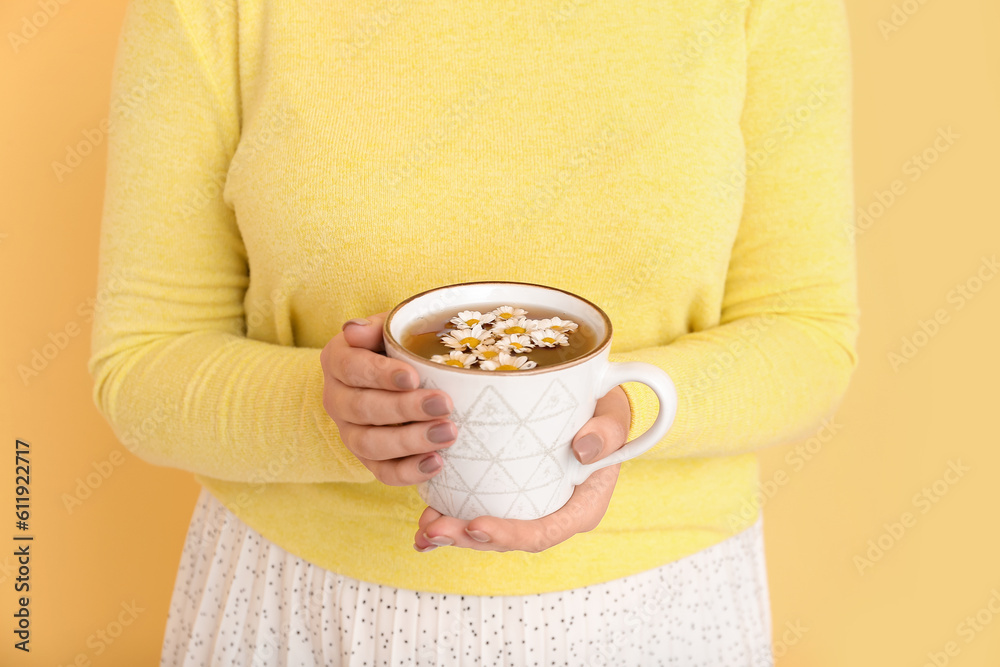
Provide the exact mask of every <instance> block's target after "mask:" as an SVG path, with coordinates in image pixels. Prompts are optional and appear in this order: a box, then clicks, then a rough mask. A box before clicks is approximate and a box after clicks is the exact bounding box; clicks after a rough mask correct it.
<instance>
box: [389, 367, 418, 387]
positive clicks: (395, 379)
mask: <svg viewBox="0 0 1000 667" xmlns="http://www.w3.org/2000/svg"><path fill="white" fill-rule="evenodd" d="M392 383H393V384H394V385H396V386H397V387H399V388H400V389H416V388H417V385H415V384H414V383H413V376H412V375H410V374H409V373H407V372H406V371H396V372H395V373H393V374H392Z"/></svg>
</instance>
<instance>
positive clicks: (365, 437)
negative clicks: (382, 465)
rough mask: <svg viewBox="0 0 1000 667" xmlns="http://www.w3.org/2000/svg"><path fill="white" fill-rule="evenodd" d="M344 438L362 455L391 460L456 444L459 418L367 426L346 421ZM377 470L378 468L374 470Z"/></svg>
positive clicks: (355, 451)
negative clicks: (455, 420)
mask: <svg viewBox="0 0 1000 667" xmlns="http://www.w3.org/2000/svg"><path fill="white" fill-rule="evenodd" d="M337 428H338V430H339V431H340V439H341V440H343V441H344V443H345V444H346V445H347V447H348V448H349V449H350V450H351V451H352V452H354V454H355V456H357V457H359V458H366V459H369V460H371V461H391V460H392V459H398V458H402V457H404V456H415V455H418V454H426V453H428V452H433V451H436V450H439V449H444V448H446V447H450V446H451V445H453V444H455V438H456V437H458V427H457V426H456V425H455V422H452V421H448V420H437V421H434V422H411V423H409V424H398V425H392V426H367V425H364V424H353V423H351V422H342V423H340V424H338V426H337ZM372 472H374V471H372Z"/></svg>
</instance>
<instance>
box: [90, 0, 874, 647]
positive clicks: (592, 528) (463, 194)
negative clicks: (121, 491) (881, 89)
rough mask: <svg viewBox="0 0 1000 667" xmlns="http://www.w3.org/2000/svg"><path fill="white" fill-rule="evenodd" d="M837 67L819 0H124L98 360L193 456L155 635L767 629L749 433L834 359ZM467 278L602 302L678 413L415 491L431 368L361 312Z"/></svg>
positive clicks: (736, 632)
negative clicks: (501, 513) (490, 501)
mask: <svg viewBox="0 0 1000 667" xmlns="http://www.w3.org/2000/svg"><path fill="white" fill-rule="evenodd" d="M850 84H851V79H850V57H849V41H848V32H847V21H846V17H845V12H844V8H843V6H842V2H841V0H814V1H813V2H809V3H801V2H795V0H740V1H732V2H730V1H728V0H699V1H698V2H683V3H682V2H667V3H664V2H662V1H660V0H657V1H655V2H654V1H653V0H640V1H638V2H632V3H624V4H621V3H597V2H589V3H585V2H570V3H567V2H556V1H555V0H553V1H552V2H533V3H524V4H523V5H520V4H518V5H515V4H500V3H481V2H465V3H455V2H446V1H444V0H426V1H425V2H421V3H404V2H396V1H393V0H387V1H386V0H372V1H364V2H353V3H317V2H304V1H302V0H297V1H293V2H281V3H279V2H274V1H273V0H239V1H237V0H215V1H214V2H211V3H209V2H205V1H204V0H133V2H132V4H131V5H130V6H129V9H128V14H127V16H126V19H125V24H124V27H123V31H122V37H121V41H120V44H119V53H118V59H117V62H116V68H115V73H114V89H113V99H112V112H113V115H112V119H111V130H110V133H109V158H108V159H109V166H108V182H107V192H106V201H105V211H104V219H103V226H102V237H101V249H100V260H101V261H100V274H99V283H100V285H107V284H108V283H109V282H110V281H111V280H112V279H114V278H116V277H119V278H120V277H121V276H127V278H128V280H124V281H123V280H119V282H118V283H117V284H116V285H117V289H116V290H115V291H114V294H113V298H112V299H111V300H110V302H109V303H108V304H107V306H106V307H105V308H103V309H102V310H101V311H100V312H99V313H98V314H97V317H96V319H95V322H94V330H93V353H92V357H91V359H90V365H89V368H90V371H91V373H92V374H93V377H94V380H95V387H94V400H95V403H96V404H97V406H98V408H99V409H100V410H101V412H102V413H103V414H104V415H105V416H106V418H107V419H108V421H109V423H110V424H111V425H112V427H113V428H114V430H115V432H116V434H118V435H119V437H121V438H122V439H123V441H125V440H126V439H128V444H129V445H130V448H131V449H132V450H133V451H134V452H135V453H136V454H137V455H138V456H140V457H141V458H143V459H144V460H146V461H148V462H150V463H152V464H156V465H164V466H171V467H175V468H180V469H184V470H188V471H190V472H192V473H193V474H194V475H195V478H196V479H197V480H198V481H199V483H200V484H202V486H203V490H202V493H201V496H200V498H199V502H198V505H197V507H196V509H195V513H194V515H193V517H192V520H191V526H190V529H189V532H188V535H187V539H186V542H185V545H184V552H183V555H182V557H181V562H180V566H179V571H178V575H177V579H176V582H175V588H174V595H173V599H172V603H171V608H170V614H169V620H168V624H167V628H166V636H165V640H164V645H163V649H162V656H163V657H162V661H163V662H162V664H164V665H196V664H209V663H211V664H255V665H256V664H261V665H286V664H287V665H320V664H345V665H365V664H368V665H383V664H385V665H395V664H425V665H436V664H490V665H500V664H510V665H532V664H539V665H542V664H544V665H549V664H560V665H562V664H571V665H578V664H587V665H596V664H615V665H640V664H641V665H656V664H683V665H748V666H750V665H753V666H759V665H769V664H771V663H772V655H771V649H770V627H771V620H770V608H769V599H768V592H767V577H766V569H765V561H764V552H763V534H762V522H761V514H760V496H759V495H758V494H757V493H756V488H757V478H758V463H757V455H756V452H757V451H758V450H759V449H761V448H763V447H767V446H771V445H776V444H780V443H786V442H790V441H793V440H797V439H801V438H804V437H806V436H808V434H809V433H810V432H811V431H812V430H814V429H815V428H817V427H818V426H819V425H820V423H821V420H822V418H823V417H825V416H827V415H828V414H830V413H831V412H832V411H833V410H834V409H835V408H836V407H837V405H839V402H840V400H841V398H842V396H843V394H844V392H845V391H846V388H847V386H848V383H849V380H850V377H851V374H852V372H853V370H854V368H855V365H856V363H857V356H856V350H855V340H856V334H857V319H858V306H857V299H856V292H855V259H854V246H853V238H852V236H851V235H850V234H849V233H848V232H849V230H850V222H851V216H852V204H853V190H852V173H851V169H852V164H851V141H850V137H851V131H850V130H851V128H850ZM135 90H141V91H143V94H142V95H141V96H136V95H133V94H132V93H131V92H130V91H135ZM126 97H127V98H128V99H129V100H130V104H128V105H123V104H120V103H118V102H119V101H120V100H122V99H125V98H126ZM472 280H517V281H523V282H534V283H542V284H548V285H552V286H555V287H559V288H561V289H565V290H567V291H570V292H573V293H576V294H579V295H581V296H584V297H585V298H587V299H589V300H591V301H593V302H594V303H596V304H598V305H599V306H601V307H602V308H603V309H604V310H605V311H606V312H607V313H608V315H609V316H610V317H611V320H612V322H613V325H614V330H615V336H614V341H613V347H612V352H611V360H612V361H629V360H636V361H644V362H647V363H652V364H655V365H657V366H659V367H661V368H662V369H664V370H665V371H666V372H667V373H668V374H669V375H670V376H671V378H672V379H673V380H674V383H675V385H676V387H677V394H678V400H679V403H678V411H677V416H676V418H675V421H674V425H673V426H672V428H671V430H670V431H669V433H668V434H667V436H665V437H664V438H663V439H662V440H661V441H660V442H659V443H658V444H657V445H656V446H654V447H653V448H652V449H651V450H649V451H647V452H646V453H645V454H643V455H642V456H640V457H638V458H637V459H635V460H632V461H628V462H626V463H624V464H621V465H620V466H612V467H608V468H606V469H604V470H601V471H599V473H595V474H594V475H592V476H591V478H590V479H588V480H587V481H586V482H584V483H583V484H581V485H580V486H578V487H577V489H576V492H575V493H574V495H573V497H572V498H571V499H570V501H569V503H567V505H566V506H565V507H563V508H562V509H560V510H559V511H557V512H556V513H554V514H552V515H550V516H548V517H545V518H543V519H539V520H536V521H513V520H502V519H499V518H496V517H486V516H484V517H478V518H476V519H473V520H471V521H461V520H458V519H454V518H452V517H447V516H442V515H440V514H439V513H438V512H436V511H435V510H433V509H430V508H428V507H426V505H424V504H423V503H422V502H421V500H420V498H419V496H418V494H417V493H416V487H415V484H417V483H419V482H421V481H423V480H425V479H429V478H430V477H432V476H433V475H434V474H436V472H437V471H438V470H440V464H441V461H440V454H436V453H435V452H436V451H437V450H441V449H443V448H445V447H447V446H448V445H449V444H451V443H452V442H453V441H454V438H455V436H456V426H455V424H454V423H453V422H452V421H451V420H449V418H448V415H449V413H450V411H451V408H452V403H451V401H450V397H448V396H447V394H445V393H444V392H441V391H439V390H434V389H419V388H416V384H415V381H416V379H417V378H416V372H415V370H414V369H413V368H412V367H411V366H409V365H408V364H406V363H405V362H402V361H400V360H393V359H389V358H388V357H386V356H385V354H384V350H383V349H382V347H381V344H380V340H381V333H380V328H381V325H382V322H383V318H384V317H385V314H386V313H387V311H388V310H389V309H391V308H392V307H393V306H394V305H395V304H397V303H399V302H400V301H402V300H403V299H405V298H406V297H408V296H410V295H412V294H414V293H417V292H420V291H423V290H426V289H430V288H432V287H436V286H439V285H445V284H450V283H457V282H466V281H472ZM656 411H657V403H656V398H655V395H653V394H652V393H651V391H650V390H649V389H648V388H647V387H645V386H644V385H640V384H635V383H627V384H624V385H620V386H618V387H616V388H615V389H613V390H612V391H610V392H609V393H608V394H607V395H606V396H604V397H603V398H602V399H601V400H600V402H599V403H598V406H597V409H596V411H595V415H594V417H593V419H591V420H590V421H589V422H588V423H587V424H586V425H584V427H583V428H582V429H581V430H580V432H579V433H576V434H575V435H574V436H573V440H572V446H573V449H574V451H575V452H576V456H577V457H578V458H579V459H580V460H581V461H593V460H599V459H601V458H603V457H606V456H608V455H609V454H610V453H612V452H614V451H615V450H617V449H618V448H619V447H621V446H622V445H623V444H624V443H625V442H627V441H628V440H632V439H634V438H635V437H637V436H638V435H639V434H641V433H642V432H644V431H645V430H646V428H648V427H649V425H650V424H651V423H652V421H653V418H654V417H655V415H656ZM158 414H159V415H166V417H165V418H163V419H155V420H153V421H150V417H152V416H154V415H158ZM144 424H154V425H153V426H152V427H151V428H141V429H140V428H139V427H142V426H143V425H144ZM136 429H139V430H138V431H137V430H136ZM135 433H140V434H141V437H138V436H135V435H134V434H135Z"/></svg>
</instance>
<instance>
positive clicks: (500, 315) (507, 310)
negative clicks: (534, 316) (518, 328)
mask: <svg viewBox="0 0 1000 667" xmlns="http://www.w3.org/2000/svg"><path fill="white" fill-rule="evenodd" d="M527 314H528V311H526V310H524V309H523V308H515V307H514V306H500V307H499V308H494V309H493V310H491V311H490V315H493V316H494V317H495V318H496V321H497V322H503V321H505V320H509V319H512V318H515V317H524V316H525V315H527Z"/></svg>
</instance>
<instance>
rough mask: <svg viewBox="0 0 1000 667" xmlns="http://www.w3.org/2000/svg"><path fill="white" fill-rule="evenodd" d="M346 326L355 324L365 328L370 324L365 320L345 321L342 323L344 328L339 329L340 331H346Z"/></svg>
mask: <svg viewBox="0 0 1000 667" xmlns="http://www.w3.org/2000/svg"><path fill="white" fill-rule="evenodd" d="M348 324H357V325H359V326H362V327H365V326H368V325H369V324H371V322H369V321H368V320H365V319H356V320H347V321H346V322H344V326H342V327H340V329H341V331H343V330H344V329H346V328H347V325H348Z"/></svg>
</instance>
